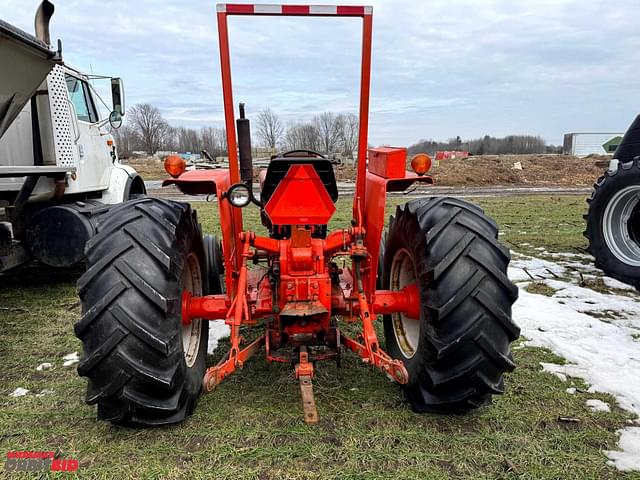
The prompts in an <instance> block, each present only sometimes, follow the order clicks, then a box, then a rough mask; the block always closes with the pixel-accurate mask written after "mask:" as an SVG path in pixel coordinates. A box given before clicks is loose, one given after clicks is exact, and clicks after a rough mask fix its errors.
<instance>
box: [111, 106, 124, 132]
mask: <svg viewBox="0 0 640 480" xmlns="http://www.w3.org/2000/svg"><path fill="white" fill-rule="evenodd" d="M109 124H110V125H111V128H115V129H116V130H117V129H118V128H120V127H121V126H122V115H120V114H119V113H118V112H116V111H115V110H114V111H113V112H111V114H110V115H109Z"/></svg>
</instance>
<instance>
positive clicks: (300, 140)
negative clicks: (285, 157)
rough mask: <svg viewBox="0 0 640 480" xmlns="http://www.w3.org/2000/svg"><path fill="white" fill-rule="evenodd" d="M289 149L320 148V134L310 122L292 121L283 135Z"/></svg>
mask: <svg viewBox="0 0 640 480" xmlns="http://www.w3.org/2000/svg"><path fill="white" fill-rule="evenodd" d="M284 143H285V144H286V146H287V148H288V149H289V150H300V149H306V150H320V148H321V143H320V135H318V130H317V129H316V126H315V125H314V124H312V123H294V124H291V125H289V128H288V129H287V133H286V135H285V137H284Z"/></svg>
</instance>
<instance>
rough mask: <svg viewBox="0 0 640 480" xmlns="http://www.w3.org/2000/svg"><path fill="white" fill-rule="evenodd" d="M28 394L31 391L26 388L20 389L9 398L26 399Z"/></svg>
mask: <svg viewBox="0 0 640 480" xmlns="http://www.w3.org/2000/svg"><path fill="white" fill-rule="evenodd" d="M27 393H29V390H27V389H26V388H22V387H18V388H16V389H15V390H14V391H13V392H11V393H10V394H9V396H10V397H24V396H25V395H26V394H27Z"/></svg>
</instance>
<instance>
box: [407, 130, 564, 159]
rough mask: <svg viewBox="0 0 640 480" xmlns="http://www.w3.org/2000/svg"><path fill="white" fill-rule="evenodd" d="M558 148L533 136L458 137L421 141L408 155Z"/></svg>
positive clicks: (525, 151) (538, 150) (544, 151)
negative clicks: (444, 151)
mask: <svg viewBox="0 0 640 480" xmlns="http://www.w3.org/2000/svg"><path fill="white" fill-rule="evenodd" d="M558 148H559V147H555V146H553V145H547V144H546V142H545V141H544V139H543V138H542V137H539V136H534V135H508V136H506V137H502V138H497V137H491V136H489V135H485V136H484V137H482V138H474V139H471V140H462V139H461V138H460V137H459V136H458V137H455V138H451V139H449V140H447V141H446V142H438V141H435V140H421V141H419V142H418V143H416V144H414V145H411V146H410V147H409V149H408V150H409V153H418V152H425V153H429V154H434V153H435V152H437V151H439V150H465V151H468V152H469V153H471V154H472V155H504V154H526V153H561V150H560V151H558Z"/></svg>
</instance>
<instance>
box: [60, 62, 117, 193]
mask: <svg viewBox="0 0 640 480" xmlns="http://www.w3.org/2000/svg"><path fill="white" fill-rule="evenodd" d="M65 81H66V84H67V91H68V93H69V101H70V104H71V107H72V108H71V110H72V111H71V116H72V119H71V123H72V130H75V132H73V134H72V135H73V137H74V138H75V145H76V148H77V149H78V158H79V161H78V171H77V185H76V188H77V191H91V190H103V189H106V188H108V187H109V175H110V171H111V170H110V168H111V163H112V159H111V155H110V153H109V147H108V145H107V136H106V132H103V131H101V128H100V127H99V125H98V122H99V120H100V118H99V117H98V110H97V108H96V104H95V101H94V97H93V95H92V94H91V89H90V87H89V84H88V82H87V81H86V80H83V79H81V78H79V77H76V76H74V75H72V74H70V73H65ZM73 117H75V118H73Z"/></svg>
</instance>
